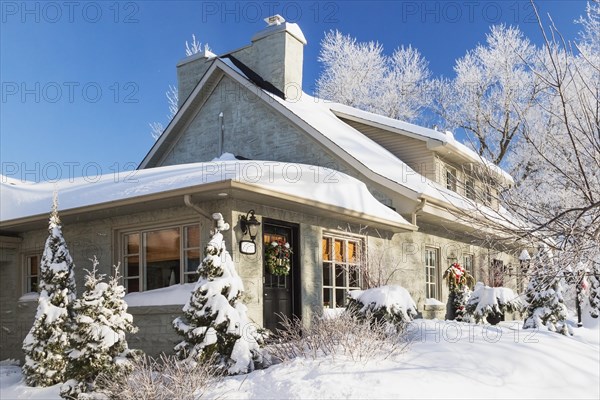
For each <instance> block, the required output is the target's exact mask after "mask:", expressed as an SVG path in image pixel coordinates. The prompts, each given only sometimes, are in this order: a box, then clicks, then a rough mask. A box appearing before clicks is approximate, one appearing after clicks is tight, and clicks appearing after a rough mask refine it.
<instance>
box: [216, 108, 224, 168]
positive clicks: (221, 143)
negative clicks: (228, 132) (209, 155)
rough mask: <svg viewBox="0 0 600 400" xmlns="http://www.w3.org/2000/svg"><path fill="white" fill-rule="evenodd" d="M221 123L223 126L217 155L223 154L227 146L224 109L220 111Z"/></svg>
mask: <svg viewBox="0 0 600 400" xmlns="http://www.w3.org/2000/svg"><path fill="white" fill-rule="evenodd" d="M219 125H220V126H221V135H220V136H219V154H217V157H221V155H223V148H224V147H225V124H224V123H223V111H221V112H220V113H219Z"/></svg>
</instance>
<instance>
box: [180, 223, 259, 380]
mask: <svg viewBox="0 0 600 400" xmlns="http://www.w3.org/2000/svg"><path fill="white" fill-rule="evenodd" d="M213 219H215V221H216V227H215V228H214V229H213V230H212V231H211V234H212V237H211V239H210V241H209V242H208V244H207V246H206V248H205V250H204V255H205V257H204V259H203V260H202V263H201V264H200V266H199V267H198V276H199V277H198V282H197V283H196V286H195V288H194V291H193V292H192V295H191V297H190V300H189V301H188V302H187V304H186V305H185V306H184V307H183V314H184V315H183V317H178V318H176V319H175V320H174V321H173V327H174V328H175V330H176V331H177V333H178V334H179V335H181V336H183V340H182V341H181V342H180V343H179V344H178V345H177V346H175V351H176V353H177V356H178V357H179V358H180V359H182V360H186V361H188V362H190V363H192V364H194V363H196V362H202V361H205V360H208V359H210V358H211V357H212V356H213V355H215V354H216V355H217V357H218V359H219V362H220V364H221V366H222V367H223V368H225V369H226V370H227V372H228V373H230V374H237V373H245V372H248V371H251V370H253V369H254V362H255V361H260V360H261V355H260V349H259V343H260V341H261V339H260V336H259V334H258V333H257V332H256V331H255V330H254V329H252V325H251V323H250V321H249V320H248V317H247V316H246V311H247V308H246V306H245V305H244V304H242V302H241V300H240V297H241V296H242V293H243V290H244V287H243V284H242V280H241V278H240V277H239V275H238V274H237V272H236V271H235V266H234V264H233V260H232V259H231V256H230V254H229V252H228V251H227V249H226V248H225V242H224V241H223V234H222V233H221V231H225V230H227V229H229V224H227V223H225V222H224V221H223V217H222V215H221V214H219V213H215V214H213Z"/></svg>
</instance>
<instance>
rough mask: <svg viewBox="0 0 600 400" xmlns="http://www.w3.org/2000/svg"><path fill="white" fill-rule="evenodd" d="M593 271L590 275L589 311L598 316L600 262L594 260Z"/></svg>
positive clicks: (592, 315) (593, 316) (599, 311)
mask: <svg viewBox="0 0 600 400" xmlns="http://www.w3.org/2000/svg"><path fill="white" fill-rule="evenodd" d="M599 261H600V260H599ZM592 264H593V267H592V268H593V269H592V271H590V272H589V276H588V284H589V289H588V296H587V299H588V303H589V312H590V316H591V317H592V318H598V316H599V315H600V262H594V263H592Z"/></svg>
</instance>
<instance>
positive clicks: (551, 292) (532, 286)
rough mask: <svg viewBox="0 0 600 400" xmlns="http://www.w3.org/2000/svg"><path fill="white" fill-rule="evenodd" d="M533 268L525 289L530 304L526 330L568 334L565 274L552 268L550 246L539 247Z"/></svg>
mask: <svg viewBox="0 0 600 400" xmlns="http://www.w3.org/2000/svg"><path fill="white" fill-rule="evenodd" d="M532 267H533V271H532V276H531V279H530V280H529V284H528V285H527V290H526V291H525V300H526V302H527V307H526V309H525V323H524V324H523V329H535V328H541V327H546V328H548V329H549V330H551V331H553V332H559V333H562V334H563V335H569V334H570V331H569V327H568V325H567V306H566V305H565V302H564V299H563V295H562V285H561V279H562V276H561V274H559V273H558V272H556V268H553V266H552V260H551V254H550V252H549V250H548V249H546V248H543V247H542V248H540V249H539V250H538V253H537V254H536V256H535V257H534V259H533V262H532Z"/></svg>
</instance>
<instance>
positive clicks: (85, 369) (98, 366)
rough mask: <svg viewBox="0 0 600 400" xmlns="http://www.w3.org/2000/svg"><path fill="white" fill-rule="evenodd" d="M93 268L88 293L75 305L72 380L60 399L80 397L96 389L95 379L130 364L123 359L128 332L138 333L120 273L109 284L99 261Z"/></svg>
mask: <svg viewBox="0 0 600 400" xmlns="http://www.w3.org/2000/svg"><path fill="white" fill-rule="evenodd" d="M92 262H93V269H92V271H87V275H86V278H85V292H84V293H83V295H82V296H81V298H80V299H78V300H77V301H76V303H75V306H74V309H75V312H76V317H75V322H74V329H73V333H72V335H71V340H70V341H71V349H70V350H69V351H68V359H69V364H68V366H67V371H66V376H67V378H70V379H69V381H67V382H66V383H65V384H64V385H63V386H62V387H61V396H63V397H65V398H77V395H78V394H79V393H82V392H89V391H92V390H93V389H94V380H95V378H96V377H97V376H98V374H100V373H106V374H111V373H115V372H118V371H119V370H120V369H122V368H124V367H125V366H126V365H127V363H122V362H120V358H121V357H124V356H126V355H127V354H128V353H129V350H128V346H127V339H126V337H125V335H126V334H127V333H135V332H136V331H137V328H136V327H135V326H134V325H133V317H132V316H131V314H129V313H127V303H125V301H124V300H123V297H124V296H125V288H124V287H123V286H122V285H121V284H119V282H118V279H119V276H118V270H117V269H116V268H115V275H114V276H113V277H112V278H111V279H110V280H109V281H108V283H107V282H104V275H97V266H98V260H97V259H96V258H95V257H94V259H93V260H92Z"/></svg>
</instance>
